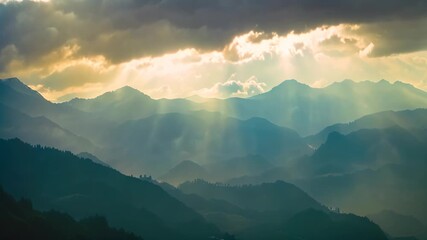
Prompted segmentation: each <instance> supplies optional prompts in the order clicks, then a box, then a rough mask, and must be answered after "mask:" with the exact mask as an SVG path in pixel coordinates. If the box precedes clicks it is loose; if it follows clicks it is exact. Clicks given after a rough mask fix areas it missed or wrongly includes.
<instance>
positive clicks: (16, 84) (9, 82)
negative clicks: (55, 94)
mask: <svg viewBox="0 0 427 240" xmlns="http://www.w3.org/2000/svg"><path fill="white" fill-rule="evenodd" d="M0 82H1V83H2V84H4V85H6V86H8V87H9V88H11V89H13V90H15V91H16V92H19V93H21V94H25V95H28V96H33V97H37V98H43V96H42V95H41V94H40V93H38V92H37V91H34V90H33V89H31V88H30V87H28V86H27V85H25V84H24V83H23V82H21V81H20V80H19V79H18V78H16V77H12V78H6V79H1V80H0ZM43 99H44V98H43Z"/></svg>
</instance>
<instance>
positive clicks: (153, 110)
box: [62, 86, 202, 123]
mask: <svg viewBox="0 0 427 240" xmlns="http://www.w3.org/2000/svg"><path fill="white" fill-rule="evenodd" d="M62 104H63V105H66V106H71V107H73V108H75V109H78V110H81V111H84V112H88V113H95V114H96V115H97V116H99V117H102V118H105V119H109V120H111V121H115V122H119V123H122V122H125V121H128V120H136V119H140V118H146V117H149V116H152V115H155V114H162V113H172V112H182V113H185V112H189V111H194V110H200V109H202V107H201V106H199V105H198V104H196V103H194V102H192V101H189V100H186V99H159V100H154V99H152V98H150V97H149V96H147V95H145V94H144V93H142V92H140V91H138V90H136V89H134V88H132V87H129V86H126V87H122V88H119V89H117V90H115V91H112V92H107V93H104V94H102V95H100V96H98V97H96V98H94V99H81V98H80V99H79V98H75V99H73V100H71V101H69V102H65V103H62Z"/></svg>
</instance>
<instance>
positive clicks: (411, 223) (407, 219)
mask: <svg viewBox="0 0 427 240" xmlns="http://www.w3.org/2000/svg"><path fill="white" fill-rule="evenodd" d="M367 217H368V218H369V219H371V220H372V221H373V222H375V223H376V224H378V225H379V226H380V227H381V228H382V229H383V230H384V231H385V232H387V233H388V234H390V235H391V236H393V237H410V236H413V237H417V238H418V239H426V237H427V227H426V226H425V225H424V224H423V223H422V222H421V221H420V220H418V219H416V218H414V217H412V216H406V215H402V214H399V213H396V212H394V211H392V210H383V211H381V212H378V213H375V214H370V215H368V216H367Z"/></svg>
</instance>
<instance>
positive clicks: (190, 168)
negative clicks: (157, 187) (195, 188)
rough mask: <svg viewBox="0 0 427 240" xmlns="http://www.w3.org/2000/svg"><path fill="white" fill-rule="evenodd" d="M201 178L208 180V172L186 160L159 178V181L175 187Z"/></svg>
mask: <svg viewBox="0 0 427 240" xmlns="http://www.w3.org/2000/svg"><path fill="white" fill-rule="evenodd" d="M201 178H202V179H208V178H210V176H209V173H208V171H207V170H206V169H204V168H203V167H202V166H200V165H198V164H197V163H195V162H193V161H189V160H186V161H182V162H180V163H179V164H178V165H176V166H175V167H173V168H172V169H171V170H169V171H168V172H167V173H166V174H164V175H163V176H162V177H160V178H159V180H161V181H165V182H168V183H170V184H173V185H175V186H177V185H179V184H181V183H183V182H186V181H191V180H194V179H201Z"/></svg>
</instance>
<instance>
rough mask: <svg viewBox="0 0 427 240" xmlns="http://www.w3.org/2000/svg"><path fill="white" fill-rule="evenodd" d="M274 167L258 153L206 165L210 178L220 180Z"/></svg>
mask: <svg viewBox="0 0 427 240" xmlns="http://www.w3.org/2000/svg"><path fill="white" fill-rule="evenodd" d="M274 167H275V165H273V164H271V163H270V162H269V161H268V160H267V159H266V158H264V157H262V156H260V155H248V156H245V157H237V158H231V159H228V160H224V161H217V162H214V163H212V164H208V165H207V166H206V168H207V169H208V170H209V172H210V173H211V177H212V178H211V179H212V180H214V181H220V182H223V181H226V180H229V179H231V178H236V177H241V176H247V175H257V174H261V173H263V172H265V171H267V170H269V169H272V168H274ZM204 179H207V178H204Z"/></svg>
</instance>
